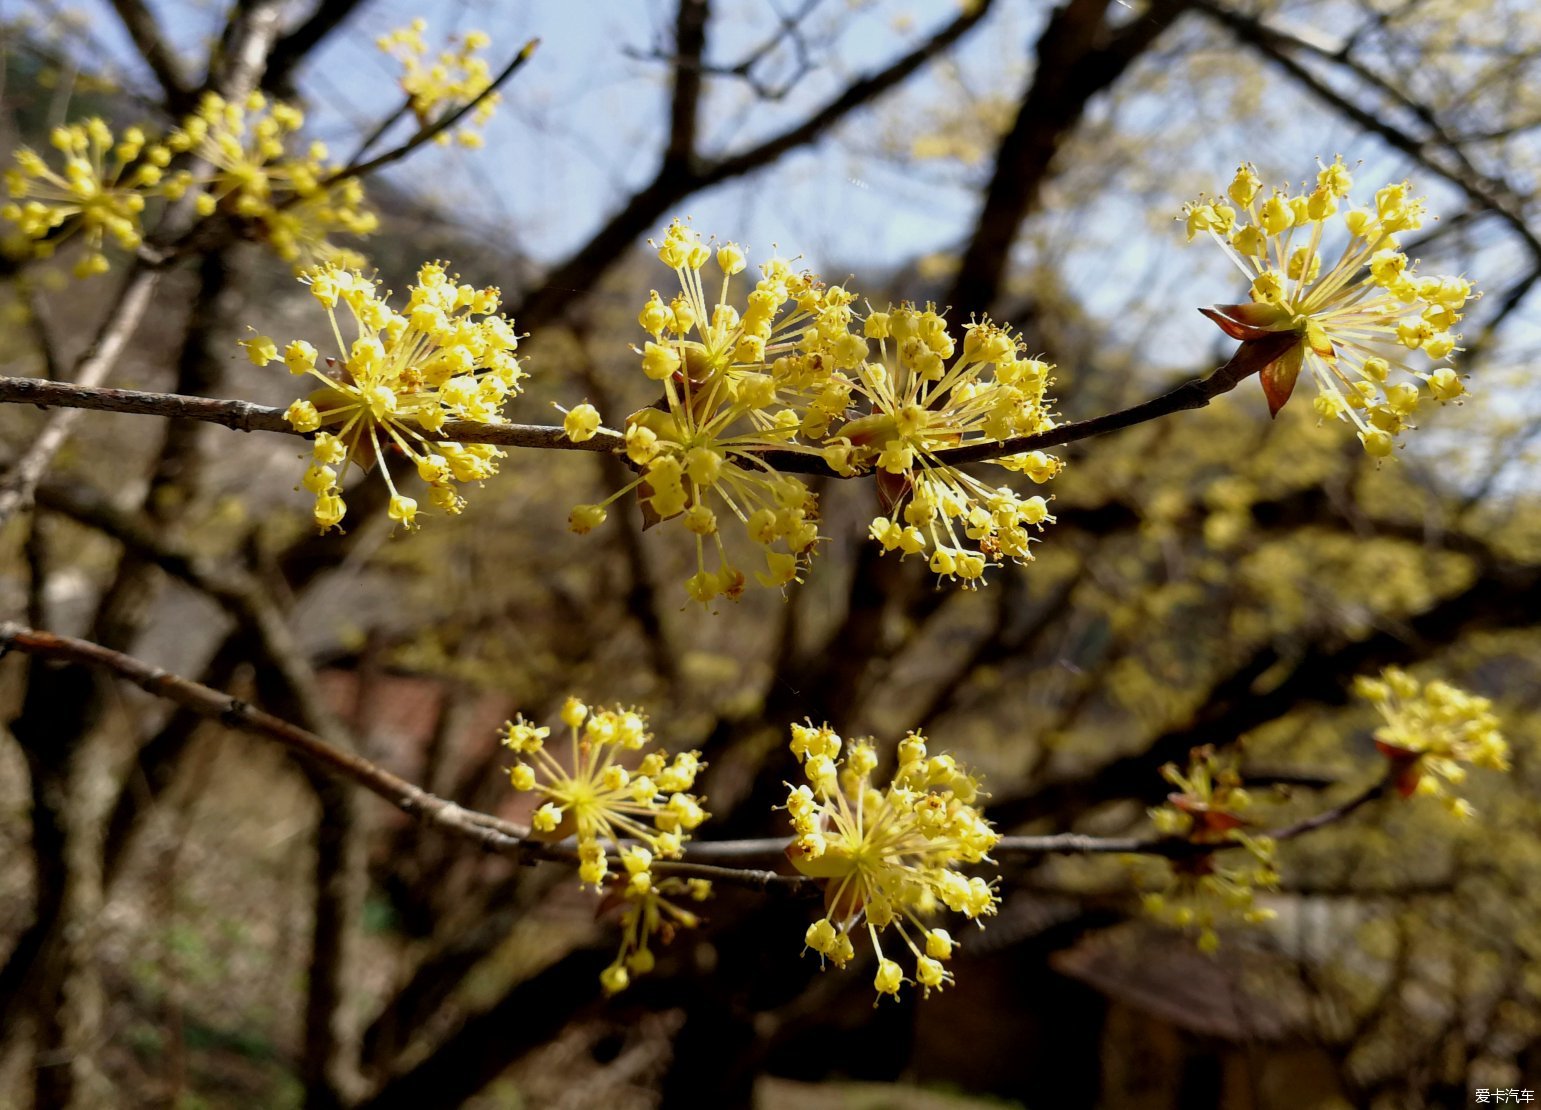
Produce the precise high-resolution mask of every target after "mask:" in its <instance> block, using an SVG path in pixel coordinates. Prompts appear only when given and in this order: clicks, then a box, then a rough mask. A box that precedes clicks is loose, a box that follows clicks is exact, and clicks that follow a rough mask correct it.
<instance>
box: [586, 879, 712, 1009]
mask: <svg viewBox="0 0 1541 1110" xmlns="http://www.w3.org/2000/svg"><path fill="white" fill-rule="evenodd" d="M633 862H634V861H633V860H632V859H631V858H630V857H627V856H623V857H622V863H623V864H625V865H626V866H627V867H628V868H629V867H630V866H631V865H632V863H633ZM637 874H638V873H635V872H630V871H628V873H627V877H626V878H625V879H624V880H623V881H622V884H621V890H620V899H621V905H622V909H621V948H620V951H619V952H618V953H617V954H616V957H615V962H614V963H613V964H611V965H610V966H609V967H607V968H605V970H604V971H602V972H600V974H599V982H600V984H601V985H602V986H603V987H604V988H605V993H606V994H616V993H617V992H619V991H623V990H625V989H626V988H627V987H628V986H629V985H630V984H631V978H632V976H633V975H646V974H647V973H648V972H650V971H652V970H653V966H654V963H655V957H654V956H653V948H652V941H653V938H654V937H657V938H658V939H659V940H660V941H661V942H662V943H664V944H668V943H670V942H671V941H673V939H674V934H675V931H676V930H678V929H694V928H695V927H696V926H697V925H699V924H700V923H701V920H700V918H699V917H697V916H696V914H695V913H693V912H692V911H691V910H688V909H686V908H685V907H684V906H682V905H680V904H679V903H678V902H677V901H675V900H674V899H676V898H678V897H680V896H685V897H688V898H689V899H690V900H691V901H693V902H704V901H706V899H708V898H710V897H711V894H712V884H711V883H710V882H708V881H707V880H706V879H676V878H670V877H667V876H666V877H664V878H661V879H655V878H649V879H648V880H647V881H646V882H642V883H639V882H638V881H637Z"/></svg>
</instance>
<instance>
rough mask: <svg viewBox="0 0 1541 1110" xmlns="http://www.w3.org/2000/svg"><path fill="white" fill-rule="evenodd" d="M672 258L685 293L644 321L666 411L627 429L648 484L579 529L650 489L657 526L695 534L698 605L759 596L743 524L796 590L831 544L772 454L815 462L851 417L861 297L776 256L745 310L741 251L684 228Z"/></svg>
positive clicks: (808, 501)
mask: <svg viewBox="0 0 1541 1110" xmlns="http://www.w3.org/2000/svg"><path fill="white" fill-rule="evenodd" d="M658 254H659V258H660V259H661V260H662V261H663V262H664V263H665V264H666V265H668V266H669V267H670V268H671V269H673V270H674V271H675V274H676V276H677V277H678V279H679V283H680V292H679V293H678V294H677V295H676V296H674V297H673V298H672V299H671V300H670V301H668V302H665V301H664V299H663V298H662V297H661V296H659V294H658V293H657V292H656V291H655V292H654V293H653V294H652V295H651V296H650V297H649V299H648V301H647V303H646V304H645V305H644V306H643V308H642V312H641V314H640V316H639V317H638V319H639V322H640V323H641V325H642V328H643V330H644V331H646V332H647V333H648V335H649V336H651V339H650V340H649V341H648V342H647V343H646V346H645V347H644V348H643V349H642V350H641V351H640V352H639V354H640V355H641V362H642V371H643V373H644V374H646V375H647V377H648V378H650V379H652V380H654V381H657V382H658V383H660V386H661V388H662V390H663V394H664V400H665V403H666V407H664V408H646V409H642V410H641V411H640V412H636V413H633V414H632V415H631V416H630V417H628V418H627V420H626V424H625V429H624V436H625V445H626V454H627V457H628V458H629V459H630V460H631V462H632V464H633V465H634V466H635V467H636V468H637V470H638V472H639V473H638V477H637V479H636V480H635V481H633V482H632V483H630V484H629V485H627V486H626V487H624V488H623V489H620V490H618V491H616V492H615V493H613V494H612V495H611V496H610V497H608V498H607V499H606V500H605V501H603V502H601V503H600V504H597V505H580V506H579V507H578V508H576V509H575V510H573V513H572V516H571V518H570V523H571V526H572V528H573V530H574V531H577V532H587V531H589V530H590V529H592V528H594V527H595V526H596V525H598V524H600V523H601V522H602V521H603V520H604V519H605V516H606V512H607V507H608V506H609V505H610V504H611V503H612V502H614V501H615V500H616V499H617V498H619V497H621V496H623V495H625V494H626V493H629V492H631V491H632V490H636V491H637V493H638V497H639V498H640V499H641V501H642V504H643V510H644V513H645V514H646V515H647V516H648V517H649V519H651V520H654V521H658V520H676V519H677V520H679V521H680V522H681V523H682V524H683V526H684V527H685V529H686V530H687V531H689V532H690V533H691V534H692V536H693V537H694V540H695V548H696V573H695V574H694V575H692V576H691V578H690V579H689V581H688V582H687V583H686V590H687V592H688V593H689V595H690V597H691V598H692V599H694V600H696V601H699V602H702V603H703V604H704V603H708V602H710V601H712V600H713V599H715V598H718V597H727V598H730V599H736V598H738V597H739V596H740V595H741V594H742V592H743V590H744V588H745V586H746V585H747V581H748V578H747V575H746V574H745V573H744V571H743V570H741V569H740V568H739V567H738V566H737V564H736V562H735V560H734V558H733V557H732V555H731V554H730V553H729V550H728V548H727V546H726V545H725V544H724V543H723V539H722V525H723V523H724V522H725V521H736V522H737V524H738V526H739V527H741V528H742V529H743V531H744V533H745V534H747V536H748V537H749V539H750V540H751V541H752V542H753V543H754V544H756V545H757V546H758V547H760V548H761V549H762V550H763V552H764V559H765V569H764V570H760V571H757V572H756V575H755V577H756V578H757V580H758V581H759V582H760V583H761V584H762V585H764V586H767V587H778V586H785V585H787V584H788V583H791V582H793V581H795V580H797V579H798V576H799V574H800V573H801V571H802V569H803V568H804V567H805V565H806V563H807V561H808V559H809V558H811V556H812V553H813V549H814V545H815V544H816V543H817V542H818V539H819V535H818V503H817V500H816V498H815V497H814V495H813V494H812V493H811V492H810V491H809V489H808V487H807V486H806V485H805V484H804V483H803V482H802V481H801V480H800V479H798V478H797V477H795V476H793V475H789V474H784V473H781V472H779V471H777V470H775V469H774V468H772V467H771V466H769V465H768V464H767V463H766V462H765V461H764V460H763V458H761V457H760V452H762V451H764V450H767V449H777V450H787V451H798V452H803V453H806V454H809V455H815V454H817V453H818V449H817V448H815V447H811V446H808V445H806V443H805V442H804V438H805V437H807V436H813V435H818V434H821V433H822V432H823V431H824V430H825V429H826V428H827V427H828V425H829V422H830V420H831V419H833V418H834V416H835V415H836V414H838V413H840V412H843V411H844V409H845V407H846V405H847V403H848V401H849V386H848V385H841V384H840V383H839V382H838V381H836V380H835V379H834V378H833V375H832V372H833V371H834V370H836V369H838V368H840V367H842V366H846V367H853V366H855V365H858V364H859V363H860V362H861V359H862V356H863V354H864V352H865V344H864V343H863V342H862V340H861V339H860V338H859V337H857V336H854V335H852V334H851V333H850V330H849V329H850V324H851V320H852V318H853V316H852V312H851V307H850V305H851V301H852V296H851V294H849V293H848V292H846V291H845V290H844V289H841V288H840V287H839V286H831V287H826V286H824V285H823V284H821V283H820V282H819V281H818V279H817V278H816V277H815V276H814V275H812V274H807V273H798V272H796V271H794V270H793V269H792V268H791V267H790V266H789V265H788V264H787V263H786V262H785V261H783V260H781V259H772V260H770V261H769V262H767V263H765V264H764V265H763V266H762V267H761V277H760V279H759V280H758V281H756V282H755V283H754V285H753V288H752V289H751V290H750V291H749V293H748V294H747V296H746V297H745V302H744V309H743V311H742V312H740V310H739V309H738V308H737V307H736V306H735V304H734V297H733V285H734V278H735V277H737V276H738V275H740V274H742V273H743V272H744V271H745V269H746V268H747V263H746V261H745V258H744V254H743V251H741V250H740V249H739V248H738V247H737V246H736V245H735V244H732V243H728V244H724V245H723V246H721V247H718V248H717V249H716V250H715V251H714V250H713V249H712V248H710V247H709V246H707V245H706V244H705V243H703V242H702V241H701V239H700V237H699V236H698V235H697V234H696V233H695V232H694V231H692V230H690V229H689V228H687V227H684V226H683V225H681V224H680V223H678V222H676V223H675V224H673V225H672V226H671V227H670V228H669V232H668V234H667V236H666V237H665V239H664V241H663V243H662V244H661V245H659V246H658ZM709 265H710V266H711V267H712V270H711V271H708V266H709ZM708 274H710V278H711V280H712V282H713V285H712V288H711V290H710V295H709V293H708V286H707V284H706V282H707V280H708ZM719 274H720V276H721V284H720V285H718V284H716V277H717V275H719ZM581 407H582V406H580V408H581ZM576 411H578V410H574V412H576ZM569 418H570V419H571V414H569ZM569 434H571V429H569ZM709 556H715V558H714V559H713V562H714V563H715V566H710V567H709V566H708V558H709Z"/></svg>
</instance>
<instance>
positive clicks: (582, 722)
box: [502, 698, 707, 895]
mask: <svg viewBox="0 0 1541 1110" xmlns="http://www.w3.org/2000/svg"><path fill="white" fill-rule="evenodd" d="M562 720H563V723H564V724H565V725H567V728H568V732H569V745H568V751H567V760H566V763H565V764H564V763H563V761H562V760H560V759H558V758H557V757H556V756H553V755H552V754H551V752H550V751H548V750H547V748H546V738H547V736H549V735H550V731H551V730H550V729H547V728H536V727H534V726H532V725H530V724H528V723H527V722H526V721H524V720H523V718H519V719H516V720H514V721H510V722H508V723H507V724H505V725H504V726H503V732H502V737H503V744H504V746H505V747H508V748H510V749H511V750H513V751H514V752H516V753H518V754H519V755H521V756H523V757H524V759H523V760H521V762H519V763H517V764H515V765H514V768H513V770H512V771H511V772H510V781H511V782H512V784H513V785H514V788H515V789H517V790H521V791H529V792H532V793H534V794H535V795H536V797H538V798H542V799H544V802H543V804H542V805H541V806H540V808H539V809H537V810H536V812H535V815H534V817H533V818H532V820H531V826H532V828H533V829H534V832H535V834H536V835H539V836H542V837H543V838H545V839H550V840H560V839H562V838H563V837H567V836H574V837H576V838H577V841H578V859H579V864H578V877H579V881H580V884H591V885H593V886H596V887H597V886H599V885H600V884H601V883H603V882H604V881H605V879H606V878H607V876H608V875H609V863H610V859H609V855H610V853H613V854H614V856H615V858H616V859H618V860H620V861H621V863H622V865H623V867H624V868H625V870H626V872H627V875H628V879H627V889H629V890H632V891H633V892H634V893H636V894H638V895H640V894H644V893H646V891H647V889H648V888H649V885H650V884H652V874H651V862H652V858H653V857H654V856H661V857H664V858H674V857H677V856H678V855H679V854H680V845H681V844H682V843H683V842H684V841H685V840H687V839H688V838H689V836H690V833H691V830H693V829H695V828H696V826H698V825H700V824H701V822H702V821H704V820H706V817H707V814H706V811H705V810H704V809H703V808H702V807H701V799H700V798H697V797H696V796H695V795H693V794H691V793H690V790H691V788H692V787H693V786H694V785H695V780H696V775H697V774H698V773H699V772H700V770H701V768H702V766H703V764H702V763H701V761H700V756H699V753H697V752H681V753H680V754H679V755H676V756H675V757H674V758H673V759H672V760H670V759H667V758H666V757H665V756H664V754H663V752H661V751H657V750H654V751H651V752H648V753H647V754H646V755H644V756H642V758H641V759H640V761H639V762H638V763H637V765H636V766H635V767H634V768H627V767H626V766H625V765H624V764H623V763H622V762H621V759H622V756H623V753H629V752H639V751H641V750H642V749H643V748H645V747H647V745H648V744H649V743H650V742H651V741H652V739H653V737H652V734H651V733H649V732H648V730H647V720H646V718H644V717H643V716H642V715H641V714H640V713H638V712H636V711H635V710H630V709H594V710H592V711H591V710H590V708H589V707H588V706H587V705H585V704H584V703H583V702H581V701H579V700H578V699H577V698H568V699H567V702H566V704H565V705H564V706H563V709H562ZM623 840H631V841H636V842H638V843H637V844H631V845H626V844H623V843H622V841H623ZM639 845H640V847H639ZM607 848H608V851H607ZM641 849H645V851H642V850H641Z"/></svg>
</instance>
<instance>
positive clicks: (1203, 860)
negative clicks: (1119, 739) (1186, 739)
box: [1143, 745, 1279, 952]
mask: <svg viewBox="0 0 1541 1110" xmlns="http://www.w3.org/2000/svg"><path fill="white" fill-rule="evenodd" d="M1161 775H1162V777H1163V778H1165V779H1166V780H1167V782H1168V783H1170V784H1171V785H1172V786H1174V787H1175V788H1176V789H1175V790H1173V792H1172V793H1170V794H1168V795H1167V800H1166V804H1165V805H1162V806H1158V807H1156V808H1154V809H1152V810H1151V811H1150V818H1151V823H1152V824H1154V825H1155V827H1156V830H1157V831H1158V832H1160V833H1161V834H1162V835H1164V836H1169V837H1174V838H1181V839H1183V840H1185V841H1187V842H1188V843H1189V844H1193V845H1197V846H1211V847H1219V846H1222V845H1225V844H1229V843H1235V844H1239V845H1241V847H1242V849H1243V850H1244V854H1243V855H1241V856H1239V857H1226V858H1224V859H1222V858H1220V857H1219V855H1218V854H1216V853H1214V852H1206V851H1195V852H1193V853H1187V854H1181V855H1175V856H1173V857H1171V858H1170V859H1169V860H1167V861H1165V864H1166V868H1165V871H1164V878H1165V880H1166V884H1165V888H1164V889H1163V890H1162V891H1161V892H1159V893H1149V894H1146V895H1145V896H1144V898H1143V904H1144V908H1145V911H1146V913H1148V914H1150V915H1151V916H1153V917H1155V918H1157V919H1158V920H1161V921H1165V922H1166V923H1168V924H1170V925H1174V926H1176V927H1178V928H1180V929H1197V930H1198V945H1199V948H1200V949H1202V950H1203V951H1206V952H1213V951H1214V950H1215V949H1216V948H1218V947H1219V945H1220V934H1219V933H1218V932H1217V931H1216V926H1217V925H1218V924H1220V923H1221V922H1222V921H1224V920H1239V921H1243V922H1246V923H1248V924H1256V923H1259V922H1263V921H1268V920H1270V919H1272V918H1273V916H1274V913H1273V911H1272V910H1268V909H1263V908H1260V907H1258V906H1257V905H1256V892H1257V891H1258V890H1259V889H1262V890H1272V889H1274V888H1276V887H1277V886H1278V884H1279V876H1278V872H1277V871H1276V870H1275V868H1274V863H1273V855H1274V843H1273V841H1272V840H1271V839H1270V838H1268V837H1264V836H1254V835H1251V834H1249V833H1247V832H1246V831H1245V827H1246V824H1247V821H1246V818H1245V817H1244V816H1242V815H1243V814H1244V813H1245V812H1246V810H1247V809H1248V808H1249V807H1250V806H1251V804H1252V799H1251V797H1250V796H1249V795H1248V794H1247V791H1246V790H1245V789H1244V788H1243V787H1242V784H1241V776H1240V775H1239V774H1238V773H1237V771H1236V766H1235V763H1234V761H1233V760H1231V759H1228V758H1224V757H1221V756H1218V755H1216V754H1215V750H1214V748H1212V747H1209V746H1207V745H1206V746H1205V747H1202V748H1195V749H1194V750H1193V751H1192V753H1190V755H1189V758H1188V766H1187V768H1186V769H1183V768H1179V767H1178V766H1177V765H1176V764H1175V763H1168V764H1167V765H1166V766H1165V767H1163V768H1161ZM1233 858H1239V860H1240V861H1241V862H1232V859H1233Z"/></svg>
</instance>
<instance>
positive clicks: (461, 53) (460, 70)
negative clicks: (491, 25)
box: [375, 19, 499, 148]
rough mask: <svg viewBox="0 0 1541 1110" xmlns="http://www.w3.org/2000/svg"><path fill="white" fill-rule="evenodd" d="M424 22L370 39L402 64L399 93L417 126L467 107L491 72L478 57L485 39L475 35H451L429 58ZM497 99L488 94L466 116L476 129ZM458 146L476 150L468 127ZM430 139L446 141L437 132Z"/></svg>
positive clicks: (473, 134)
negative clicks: (408, 101) (409, 106)
mask: <svg viewBox="0 0 1541 1110" xmlns="http://www.w3.org/2000/svg"><path fill="white" fill-rule="evenodd" d="M427 30H428V21H427V20H425V19H414V20H413V21H412V22H411V23H410V24H408V25H407V26H405V27H400V28H397V29H396V30H394V31H392V32H390V33H389V34H387V35H382V36H380V38H378V39H376V40H375V45H376V46H378V47H379V48H380V50H381V51H383V52H384V53H386V54H389V55H390V56H391V57H393V58H395V59H396V60H397V61H399V62H400V63H401V65H402V74H401V82H400V83H401V91H402V92H404V93H406V94H407V96H409V97H410V98H411V103H412V113H413V115H415V116H416V117H417V121H418V124H419V125H420V126H427V125H428V124H431V123H432V122H433V121H434V120H435V119H437V118H438V117H440V116H442V115H443V114H445V113H446V112H452V111H454V110H455V109H456V108H459V107H460V106H461V105H462V104H467V103H470V102H471V101H473V100H475V99H476V98H477V97H479V96H481V95H482V94H483V93H484V92H486V91H487V89H488V87H489V86H490V85H491V84H492V69H491V68H490V67H489V66H488V64H487V60H486V59H485V58H483V57H479V56H478V52H479V51H482V50H485V49H486V48H487V46H488V45H489V44H490V43H491V39H489V38H488V37H487V35H486V34H485V33H483V32H481V31H470V32H467V33H466V34H465V35H464V36H454V35H451V36H450V38H449V42H448V44H447V48H446V49H445V50H442V51H440V52H439V53H438V54H437V55H434V56H430V53H429V47H428V42H427V40H426V39H424V38H423V32H425V31H427ZM498 101H499V96H498V94H497V93H496V92H493V93H489V94H488V95H487V96H486V97H485V98H484V99H483V100H482V101H481V103H479V104H478V105H477V106H476V110H475V111H473V112H472V113H471V122H472V123H473V124H474V125H475V126H476V127H486V125H487V121H488V120H489V119H491V118H492V114H493V112H494V111H496V109H497V106H498ZM456 137H457V139H458V141H459V142H460V144H461V145H462V146H466V147H473V148H474V147H479V146H481V145H482V137H481V134H480V133H479V132H476V131H472V130H470V129H469V128H468V129H465V130H462V131H460V132H458V133H457V136H456ZM435 141H436V142H438V143H440V144H444V143H447V142H449V135H448V134H447V133H443V132H441V133H440V134H439V135H437V136H435Z"/></svg>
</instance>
